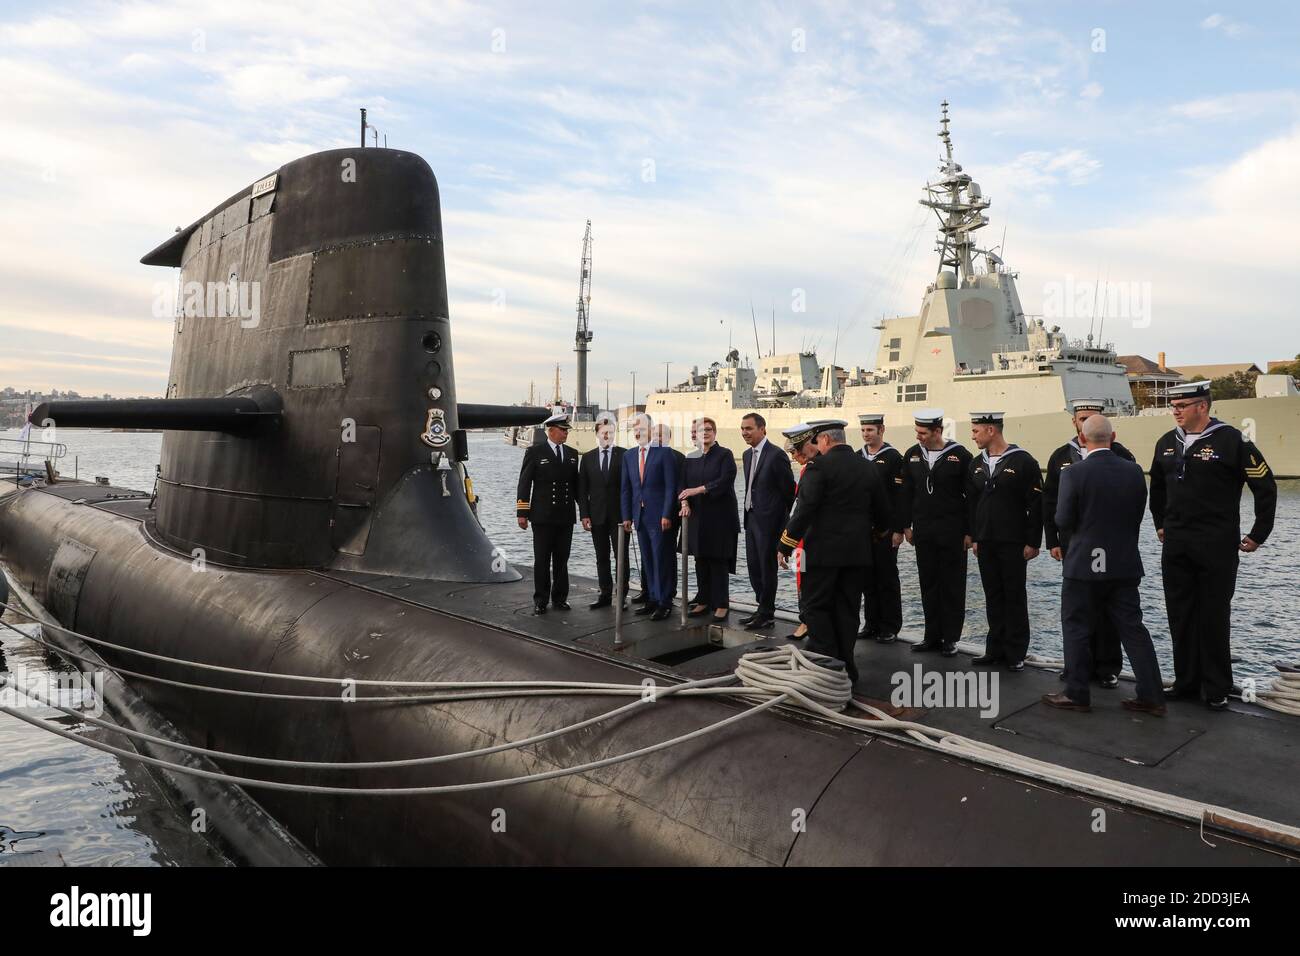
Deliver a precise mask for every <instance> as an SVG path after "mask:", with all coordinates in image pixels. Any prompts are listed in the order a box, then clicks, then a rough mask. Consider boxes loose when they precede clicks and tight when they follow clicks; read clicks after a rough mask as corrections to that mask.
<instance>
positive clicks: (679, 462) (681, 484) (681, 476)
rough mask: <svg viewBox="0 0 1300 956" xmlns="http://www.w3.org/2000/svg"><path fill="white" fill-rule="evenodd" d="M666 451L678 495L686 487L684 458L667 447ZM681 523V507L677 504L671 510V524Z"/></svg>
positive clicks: (676, 451) (673, 449)
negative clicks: (675, 475)
mask: <svg viewBox="0 0 1300 956" xmlns="http://www.w3.org/2000/svg"><path fill="white" fill-rule="evenodd" d="M666 450H667V451H668V453H669V454H671V455H672V456H673V468H674V469H675V470H676V473H677V491H678V493H679V494H680V493H681V490H682V489H683V488H685V487H686V456H685V455H684V454H682V453H681V452H680V451H678V450H677V449H676V448H672V447H669V448H668V449H666ZM681 523H682V517H681V505H680V504H678V506H677V507H676V508H674V509H673V524H674V525H680V524H681Z"/></svg>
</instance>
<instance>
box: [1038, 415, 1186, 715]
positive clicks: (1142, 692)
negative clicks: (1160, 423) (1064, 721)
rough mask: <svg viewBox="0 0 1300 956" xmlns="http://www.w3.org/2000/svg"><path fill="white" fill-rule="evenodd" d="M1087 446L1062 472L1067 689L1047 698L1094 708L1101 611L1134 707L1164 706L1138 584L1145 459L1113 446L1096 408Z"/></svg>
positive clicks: (1068, 706) (1059, 512) (1157, 710)
mask: <svg viewBox="0 0 1300 956" xmlns="http://www.w3.org/2000/svg"><path fill="white" fill-rule="evenodd" d="M1081 436H1082V438H1083V440H1084V442H1085V444H1086V447H1087V454H1086V455H1085V456H1084V457H1083V460H1082V461H1080V462H1079V463H1078V464H1077V465H1071V466H1070V467H1069V468H1068V469H1066V470H1065V471H1063V472H1062V473H1061V491H1060V497H1059V498H1058V500H1057V503H1056V514H1055V516H1054V517H1055V519H1056V524H1057V527H1058V528H1060V531H1061V542H1062V547H1063V548H1064V549H1065V557H1064V560H1063V561H1062V565H1063V571H1064V580H1063V582H1062V585H1061V633H1062V636H1063V637H1064V640H1065V693H1063V694H1047V695H1045V696H1044V697H1043V702H1044V703H1046V704H1049V705H1051V706H1053V707H1059V708H1062V709H1064V710H1083V711H1086V710H1090V709H1091V697H1090V693H1091V689H1090V686H1089V679H1090V678H1091V677H1092V670H1093V668H1092V640H1093V636H1094V634H1095V633H1096V630H1097V628H1098V627H1100V626H1101V624H1102V621H1103V619H1104V620H1105V621H1106V622H1108V623H1109V625H1110V626H1111V627H1113V628H1114V630H1115V633H1116V634H1117V635H1118V636H1119V639H1120V643H1121V644H1122V645H1123V647H1124V653H1125V654H1127V655H1128V659H1129V664H1130V665H1132V667H1133V676H1134V677H1135V678H1136V679H1137V696H1136V697H1135V698H1133V699H1130V700H1125V701H1122V703H1123V706H1124V707H1125V708H1126V709H1128V710H1132V711H1137V712H1139V713H1144V714H1150V715H1152V716H1161V715H1163V714H1164V713H1165V703H1164V688H1163V687H1162V684H1161V680H1160V665H1159V664H1158V663H1157V662H1156V652H1155V648H1154V647H1153V646H1152V644H1151V634H1150V632H1148V631H1147V628H1146V625H1145V624H1143V623H1142V603H1141V601H1140V599H1139V598H1138V584H1139V582H1140V581H1141V580H1142V575H1143V573H1144V571H1143V567H1142V558H1141V556H1140V555H1139V554H1138V530H1139V529H1140V528H1141V526H1142V517H1143V513H1144V512H1145V510H1146V503H1147V486H1146V480H1145V479H1144V478H1143V477H1142V466H1141V465H1138V464H1137V463H1135V462H1132V461H1125V460H1124V459H1123V458H1120V457H1119V456H1118V455H1116V454H1115V452H1114V451H1113V450H1112V448H1111V445H1112V442H1113V441H1114V439H1115V433H1114V430H1113V429H1112V428H1111V424H1110V421H1109V420H1108V419H1107V418H1106V416H1104V415H1093V416H1092V417H1090V418H1089V419H1088V420H1087V421H1086V422H1084V423H1083V427H1082V430H1081Z"/></svg>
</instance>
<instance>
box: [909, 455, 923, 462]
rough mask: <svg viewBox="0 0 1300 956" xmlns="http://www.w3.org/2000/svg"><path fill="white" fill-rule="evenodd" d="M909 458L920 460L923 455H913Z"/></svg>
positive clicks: (910, 459)
mask: <svg viewBox="0 0 1300 956" xmlns="http://www.w3.org/2000/svg"><path fill="white" fill-rule="evenodd" d="M907 460H908V461H920V460H921V456H920V455H913V456H912V457H911V458H909V459H907Z"/></svg>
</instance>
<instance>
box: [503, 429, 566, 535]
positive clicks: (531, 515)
mask: <svg viewBox="0 0 1300 956" xmlns="http://www.w3.org/2000/svg"><path fill="white" fill-rule="evenodd" d="M516 497H517V498H518V501H516V502H515V514H516V515H518V516H519V517H520V518H527V519H528V520H530V521H531V522H532V523H533V524H573V522H574V520H575V519H574V517H573V512H574V505H575V504H576V503H577V500H578V452H577V450H575V449H573V448H570V447H569V446H568V445H561V446H560V457H559V458H558V459H557V458H556V456H555V453H554V452H553V451H551V443H550V442H547V441H539V442H537V443H535V444H532V445H529V446H528V450H527V451H525V452H524V463H523V465H522V466H521V467H520V469H519V491H518V494H517V495H516Z"/></svg>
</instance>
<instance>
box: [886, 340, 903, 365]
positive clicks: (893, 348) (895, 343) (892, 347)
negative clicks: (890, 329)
mask: <svg viewBox="0 0 1300 956" xmlns="http://www.w3.org/2000/svg"><path fill="white" fill-rule="evenodd" d="M902 347H903V340H902V339H890V340H889V361H891V362H897V361H898V360H899V358H900V357H901V355H900V352H899V350H900V349H901V348H902Z"/></svg>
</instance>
